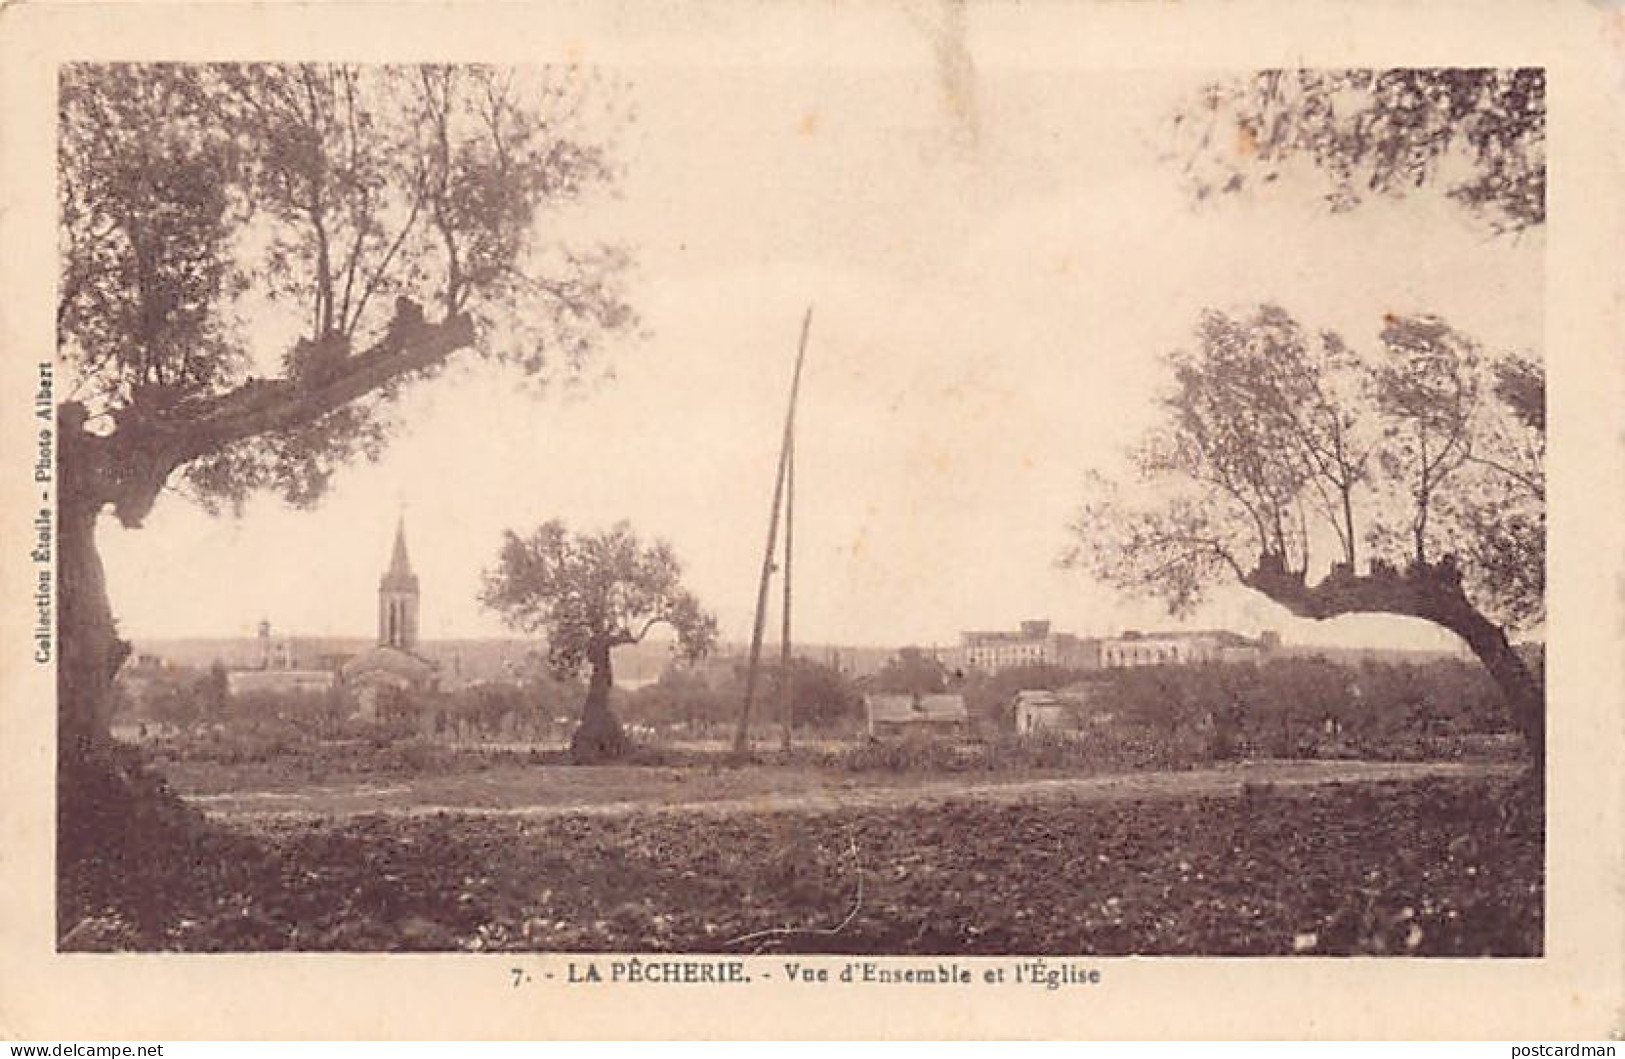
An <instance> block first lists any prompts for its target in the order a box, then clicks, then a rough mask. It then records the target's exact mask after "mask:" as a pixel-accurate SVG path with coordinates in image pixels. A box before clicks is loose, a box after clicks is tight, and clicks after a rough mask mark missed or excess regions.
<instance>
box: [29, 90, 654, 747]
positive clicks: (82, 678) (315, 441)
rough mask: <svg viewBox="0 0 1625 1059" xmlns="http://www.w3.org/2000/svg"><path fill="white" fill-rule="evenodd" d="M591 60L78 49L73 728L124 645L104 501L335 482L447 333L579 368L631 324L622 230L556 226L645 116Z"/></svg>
mask: <svg viewBox="0 0 1625 1059" xmlns="http://www.w3.org/2000/svg"><path fill="white" fill-rule="evenodd" d="M619 94H620V93H619V91H618V89H617V87H616V86H614V85H612V84H604V83H600V82H599V81H598V80H597V79H595V78H594V77H592V76H590V75H587V74H584V73H582V72H580V71H577V70H574V69H557V68H548V67H536V68H531V69H527V70H524V71H520V70H512V69H498V68H493V67H485V66H459V67H450V66H344V65H313V64H303V65H259V64H187V65H181V64H76V65H69V66H66V67H64V68H63V71H62V73H61V76H60V83H59V100H58V115H59V121H58V129H59V139H58V177H59V181H58V184H59V192H60V195H59V205H60V236H61V245H60V277H59V292H60V294H59V299H58V303H57V311H56V319H57V328H58V357H59V359H60V361H61V362H62V363H63V365H64V368H65V372H64V374H65V384H64V386H63V392H64V394H65V399H64V400H63V401H62V402H61V404H60V406H59V407H58V409H57V420H58V431H59V438H60V467H59V513H60V525H59V541H60V565H59V586H60V603H61V611H60V613H61V624H60V635H61V641H62V642H61V652H60V664H59V667H58V672H59V674H60V675H59V678H58V679H59V696H58V697H59V703H60V706H59V710H60V729H61V735H62V745H63V747H64V748H65V749H71V748H83V747H87V746H91V745H95V744H96V743H98V742H99V741H100V740H101V739H102V738H103V737H104V736H105V732H106V724H107V705H108V703H109V702H110V689H111V685H112V678H113V676H114V674H115V673H116V671H117V670H118V668H119V666H120V664H121V663H122V661H123V660H124V658H125V657H126V655H127V654H128V650H129V648H128V646H127V645H126V644H125V643H123V642H122V641H121V640H120V639H119V637H118V635H117V633H116V627H115V623H114V614H113V609H112V606H111V603H110V601H109V600H108V598H107V592H106V586H105V582H104V578H103V570H102V565H101V561H100V559H99V557H98V553H97V549H96V541H95V534H96V527H97V523H98V520H99V519H100V517H101V516H102V515H103V513H104V512H107V511H111V512H112V513H113V514H114V515H115V516H116V517H117V518H118V519H119V521H120V522H122V523H123V524H124V525H125V526H127V527H136V526H139V525H141V523H142V522H143V520H144V519H145V518H146V516H147V514H148V513H149V511H150V510H151V508H152V506H153V503H154V502H155V500H156V499H157V497H158V496H159V494H160V492H161V491H163V490H165V489H166V488H167V489H171V490H174V491H177V492H181V493H184V494H187V495H189V496H191V497H193V498H195V499H197V500H198V501H199V502H201V503H203V504H205V505H206V506H208V507H209V508H211V509H215V510H217V509H219V508H221V507H222V506H229V505H241V503H242V502H243V500H244V498H245V497H246V496H247V495H248V494H249V493H250V492H252V491H254V490H257V489H268V490H272V491H274V492H276V493H278V494H280V495H281V496H282V497H284V498H285V499H286V500H288V501H289V502H291V503H293V504H296V505H309V504H311V503H314V502H315V501H316V500H317V499H318V498H319V497H320V496H321V494H322V493H323V491H324V489H325V488H326V487H327V485H328V483H329V481H330V479H331V477H332V475H333V473H334V472H335V470H336V469H337V468H339V467H340V466H341V465H343V464H345V463H346V462H348V461H351V460H354V459H356V458H372V457H375V456H377V455H378V454H379V452H380V451H381V449H382V447H383V445H384V444H385V442H386V441H387V439H388V437H389V436H390V434H391V432H392V431H393V430H394V429H395V428H396V427H397V426H398V423H397V421H396V417H395V416H393V415H392V409H393V408H394V407H395V406H396V399H397V398H398V397H399V396H400V395H401V393H402V392H403V391H404V390H405V389H406V388H407V387H408V386H409V385H410V384H412V383H414V382H416V381H418V380H422V379H425V378H428V377H430V376H433V375H434V374H436V373H437V372H438V371H440V370H441V369H442V367H443V366H444V365H445V364H446V363H447V362H448V360H449V358H451V357H452V356H453V355H455V354H458V353H459V352H463V351H466V352H467V353H468V354H470V355H474V356H480V357H485V358H488V359H491V360H495V361H501V362H505V363H507V364H510V365H513V366H515V367H517V369H519V370H520V371H522V372H523V373H525V375H526V376H527V377H529V378H532V379H546V378H552V377H559V376H566V375H569V374H571V373H573V372H577V371H580V370H581V369H582V368H583V367H584V366H586V365H588V364H590V363H591V362H592V357H593V355H594V354H595V352H596V351H597V350H598V349H599V348H600V347H601V346H602V345H603V343H604V341H605V340H606V339H607V338H609V337H611V336H614V335H617V334H620V333H624V332H627V331H628V330H629V329H631V328H633V327H634V325H635V318H634V314H633V313H632V311H631V309H630V308H629V307H628V305H627V304H626V302H625V300H624V297H623V293H622V277H623V274H624V271H625V267H626V265H627V263H628V259H627V255H626V253H625V251H623V250H621V249H620V248H617V247H613V246H570V245H566V244H565V243H563V242H561V241H560V240H558V239H557V238H555V237H554V235H553V230H552V222H553V221H554V220H555V218H556V217H557V216H558V215H559V213H560V211H563V210H568V209H570V208H573V207H576V206H578V205H579V204H580V203H581V202H582V201H583V199H584V197H585V196H586V195H588V194H589V193H590V192H592V191H593V190H594V189H598V188H604V187H608V186H610V185H613V183H614V182H615V181H616V179H617V175H618V169H617V163H616V162H615V152H614V145H615V138H616V135H617V131H618V129H619V127H620V126H621V125H622V124H623V123H624V121H625V120H626V115H625V114H624V113H623V112H622V108H621V105H620V104H619V102H617V100H618V98H619Z"/></svg>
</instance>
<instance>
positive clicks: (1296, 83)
mask: <svg viewBox="0 0 1625 1059" xmlns="http://www.w3.org/2000/svg"><path fill="white" fill-rule="evenodd" d="M1172 124H1173V130H1174V134H1175V143H1176V146H1175V148H1174V153H1175V155H1176V157H1177V158H1178V159H1180V160H1181V162H1182V164H1183V169H1184V172H1185V174H1186V176H1187V177H1188V179H1189V181H1190V183H1191V186H1192V189H1193V191H1194V193H1195V195H1196V197H1197V198H1198V199H1207V198H1209V197H1210V196H1214V195H1223V194H1230V193H1236V192H1240V191H1243V190H1245V189H1248V188H1250V187H1252V186H1254V185H1257V184H1267V183H1271V182H1273V181H1275V180H1277V179H1278V178H1279V177H1280V176H1281V175H1282V172H1283V171H1284V170H1285V169H1286V168H1287V166H1288V165H1290V164H1291V163H1293V162H1294V161H1306V162H1308V163H1309V164H1310V165H1312V166H1314V167H1315V168H1316V169H1317V170H1319V171H1320V172H1321V173H1322V174H1324V175H1325V176H1326V178H1327V179H1328V181H1329V183H1330V186H1329V188H1328V190H1327V192H1326V201H1327V203H1328V204H1329V205H1330V206H1331V208H1332V209H1333V210H1339V211H1340V210H1346V209H1350V208H1352V207H1354V206H1356V205H1358V204H1359V203H1360V202H1361V201H1363V200H1364V199H1365V198H1366V197H1367V196H1370V195H1403V194H1405V193H1406V192H1408V191H1410V190H1413V189H1415V188H1419V187H1422V186H1424V185H1427V184H1430V183H1433V182H1435V181H1437V180H1440V179H1450V180H1453V183H1451V185H1450V187H1449V188H1448V189H1447V193H1448V194H1449V195H1450V196H1451V197H1452V198H1454V199H1455V200H1456V201H1458V202H1460V203H1461V204H1462V205H1463V206H1465V207H1466V208H1467V209H1469V210H1470V211H1472V212H1474V213H1475V214H1477V215H1478V216H1480V217H1482V218H1484V219H1485V220H1486V221H1487V222H1488V223H1489V224H1490V225H1491V226H1493V227H1494V228H1496V229H1498V230H1501V231H1509V232H1516V231H1521V230H1523V229H1526V228H1529V227H1533V226H1536V225H1540V224H1543V223H1544V222H1545V220H1546V162H1545V149H1546V78H1545V72H1544V71H1543V70H1540V69H1451V68H1436V67H1435V68H1420V69H1389V70H1262V71H1259V72H1257V73H1254V74H1251V75H1247V76H1243V77H1236V78H1230V79H1225V80H1221V81H1216V82H1213V83H1211V84H1209V85H1207V86H1206V87H1205V88H1204V89H1203V91H1202V92H1201V93H1200V95H1199V97H1198V98H1196V99H1194V100H1192V101H1191V102H1190V103H1188V104H1186V105H1185V106H1184V107H1182V108H1181V109H1180V110H1178V111H1177V112H1176V113H1175V114H1174V116H1173V122H1172ZM1447 174H1448V175H1447Z"/></svg>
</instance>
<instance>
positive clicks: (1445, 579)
mask: <svg viewBox="0 0 1625 1059" xmlns="http://www.w3.org/2000/svg"><path fill="white" fill-rule="evenodd" d="M1377 338H1378V341H1377V344H1376V347H1375V348H1374V349H1372V350H1369V351H1366V352H1359V351H1356V350H1355V349H1354V347H1352V346H1351V345H1350V344H1349V343H1347V342H1346V341H1344V339H1343V338H1342V337H1341V336H1339V335H1337V334H1335V333H1332V332H1328V331H1321V332H1314V331H1311V330H1309V329H1308V328H1306V327H1304V326H1303V325H1302V324H1300V323H1299V322H1298V321H1297V320H1296V319H1294V318H1293V317H1292V316H1290V315H1289V314H1288V313H1287V312H1286V311H1285V310H1283V309H1280V308H1278V307H1275V306H1268V305H1266V306H1261V307H1259V308H1257V309H1256V310H1254V311H1253V312H1251V313H1248V314H1242V315H1232V314H1227V313H1223V312H1218V311H1209V312H1207V313H1204V314H1203V316H1202V319H1201V321H1200V322H1199V324H1198V326H1197V329H1196V344H1195V346H1194V348H1192V349H1189V350H1181V351H1177V352H1174V353H1172V354H1170V355H1169V356H1168V357H1167V366H1168V369H1169V376H1170V379H1171V383H1170V386H1169V387H1168V390H1167V392H1166V393H1165V394H1164V396H1163V398H1162V409H1163V416H1162V421H1161V423H1160V425H1159V426H1157V427H1156V428H1155V429H1154V430H1153V431H1152V432H1151V433H1150V434H1149V436H1148V437H1147V438H1146V439H1145V441H1144V443H1143V445H1142V446H1141V447H1140V449H1139V450H1138V451H1137V453H1136V454H1135V464H1136V466H1137V468H1138V472H1139V481H1138V482H1137V483H1136V484H1135V485H1134V486H1133V487H1131V488H1126V489H1125V488H1122V487H1120V486H1118V485H1116V484H1114V483H1110V482H1108V481H1106V480H1105V479H1103V478H1099V477H1096V478H1094V479H1093V480H1092V482H1091V484H1090V487H1089V497H1088V500H1087V502H1086V503H1085V505H1084V507H1083V508H1082V510H1081V511H1080V513H1079V515H1078V517H1077V519H1076V520H1075V522H1074V523H1073V525H1072V527H1071V532H1072V537H1071V539H1072V544H1071V547H1070V549H1069V550H1068V552H1067V554H1066V555H1065V557H1064V560H1063V561H1064V562H1066V563H1068V564H1070V565H1073V566H1076V567H1079V568H1082V569H1085V570H1087V571H1089V572H1090V573H1091V574H1093V575H1094V576H1096V577H1098V578H1099V579H1101V580H1103V581H1105V582H1107V583H1110V584H1114V585H1116V586H1119V587H1120V588H1123V589H1126V590H1130V591H1137V592H1144V593H1150V594H1153V595H1156V596H1160V597H1161V598H1163V599H1165V600H1166V601H1167V602H1168V604H1169V605H1170V607H1171V609H1173V610H1174V611H1175V612H1183V611H1188V610H1190V609H1191V608H1192V607H1194V606H1195V605H1196V604H1197V603H1199V602H1200V601H1201V600H1202V599H1203V598H1204V595H1205V594H1206V592H1207V591H1208V590H1209V589H1210V588H1211V587H1212V586H1213V585H1214V584H1217V583H1220V582H1222V581H1224V580H1227V579H1228V580H1231V581H1233V582H1239V583H1240V584H1243V585H1245V586H1247V587H1249V588H1252V589H1254V590H1256V591H1258V592H1261V593H1263V594H1264V595H1266V596H1268V597H1269V598H1270V599H1272V600H1274V601H1276V602H1277V603H1279V604H1281V605H1282V606H1284V607H1286V608H1287V609H1288V610H1289V611H1291V612H1292V613H1294V614H1296V615H1299V616H1301V617H1308V618H1315V619H1322V618H1329V617H1335V616H1338V615H1342V614H1351V613H1388V614H1398V615H1406V616H1411V617H1419V618H1423V619H1425V620H1428V621H1432V622H1435V623H1437V624H1439V625H1441V626H1443V627H1445V628H1448V629H1450V630H1452V631H1454V632H1456V633H1458V634H1459V635H1461V636H1462V637H1463V638H1464V639H1465V640H1466V641H1467V642H1468V644H1469V645H1470V646H1472V647H1473V649H1474V650H1475V651H1476V652H1477V653H1478V654H1479V657H1480V658H1481V660H1483V661H1484V662H1485V664H1486V666H1487V667H1488V668H1489V669H1490V670H1491V675H1492V676H1495V677H1496V679H1497V682H1498V683H1499V684H1501V685H1502V690H1503V691H1504V692H1505V693H1506V694H1507V696H1508V699H1509V701H1510V702H1511V703H1512V705H1513V708H1514V710H1515V711H1522V712H1526V713H1527V712H1528V711H1534V710H1536V709H1537V708H1538V705H1537V700H1538V699H1539V694H1538V692H1539V689H1538V681H1537V680H1536V679H1535V678H1533V677H1532V676H1531V675H1530V674H1529V673H1528V672H1527V671H1526V670H1525V668H1524V667H1523V665H1522V664H1521V662H1520V661H1519V660H1518V658H1517V657H1516V655H1515V653H1514V652H1512V651H1511V649H1510V647H1509V646H1508V642H1507V640H1506V637H1505V634H1504V630H1503V625H1504V626H1506V627H1511V628H1519V627H1527V626H1530V625H1533V624H1536V623H1538V622H1540V621H1541V620H1543V618H1544V615H1545V547H1546V534H1545V432H1544V415H1543V414H1542V413H1540V412H1539V411H1538V410H1539V409H1541V408H1542V407H1543V406H1544V393H1543V391H1544V377H1543V374H1542V371H1541V369H1540V367H1539V365H1538V364H1537V363H1535V362H1534V361H1532V360H1530V359H1529V358H1527V357H1524V356H1520V355H1516V354H1491V353H1488V352H1486V351H1485V350H1483V349H1482V348H1481V347H1480V345H1479V344H1478V343H1477V342H1476V341H1474V340H1473V339H1472V338H1470V337H1468V336H1467V335H1465V334H1463V333H1461V332H1460V331H1458V330H1456V329H1455V328H1453V327H1451V326H1450V325H1449V324H1448V323H1446V322H1445V321H1443V320H1441V319H1439V318H1437V317H1432V316H1413V317H1397V316H1390V317H1388V318H1386V319H1385V320H1383V321H1382V322H1381V327H1380V330H1379V332H1378V336H1377ZM1492 619H1493V620H1492ZM1497 622H1499V623H1501V624H1497ZM1533 723H1534V721H1533V718H1531V717H1529V716H1525V717H1523V718H1521V720H1520V725H1521V726H1522V727H1524V729H1525V731H1526V733H1529V732H1530V726H1531V725H1532V724H1533Z"/></svg>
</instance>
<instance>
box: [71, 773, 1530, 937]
mask: <svg viewBox="0 0 1625 1059" xmlns="http://www.w3.org/2000/svg"><path fill="white" fill-rule="evenodd" d="M1498 806H1499V807H1500V808H1497V807H1498ZM1541 819H1542V815H1541V808H1540V805H1539V803H1538V802H1535V801H1532V800H1531V788H1529V787H1523V788H1520V789H1518V790H1510V789H1506V788H1505V787H1504V786H1503V785H1500V784H1498V783H1496V782H1494V781H1489V782H1485V781H1428V782H1424V783H1418V784H1386V785H1382V786H1374V785H1359V786H1352V787H1336V786H1334V787H1329V788H1325V789H1321V790H1311V791H1300V792H1292V793H1286V792H1275V791H1272V790H1269V789H1258V788H1255V789H1252V790H1250V791H1249V792H1247V793H1245V794H1244V795H1242V796H1239V797H1238V796H1230V797H1211V798H1192V797H1186V798H1157V799H1150V800H1128V799H1118V800H1112V801H1105V802H1094V803H1065V804H1047V805H1035V804H1017V805H996V804H989V803H979V802H975V801H959V802H949V803H946V804H941V805H934V806H923V807H922V806H916V807H910V808H908V809H907V810H899V809H896V808H885V807H863V808H852V809H844V810H840V811H837V812H829V813H775V814H773V815H772V816H771V817H768V816H762V815H756V814H751V813H734V814H727V815H714V816H707V817H706V818H705V821H704V826H703V827H696V826H695V820H694V818H692V817H689V816H684V815H680V814H671V813H647V814H630V815H622V816H603V815H591V816H588V815H567V816H562V817H556V818H552V819H544V820H535V821H520V820H513V819H500V818H490V817H483V818H474V817H459V816H452V815H445V814H437V815H435V816H427V817H415V818H391V817H383V816H373V817H364V818H359V819H351V820H348V821H344V822H339V823H334V822H311V823H303V824H288V825H285V826H282V827H279V828H277V829H276V830H274V831H268V832H265V833H263V834H261V835H259V836H257V837H255V838H253V839H250V838H249V837H247V836H246V835H244V834H242V833H240V832H231V831H227V830H225V829H223V828H219V827H217V826H214V825H200V829H199V830H196V831H183V832H182V834H183V838H182V839H181V840H180V841H179V842H176V841H173V840H166V841H164V842H162V843H158V844H156V845H157V846H158V848H159V849H160V851H161V855H160V856H154V857H141V858H139V862H138V863H136V864H131V865H128V866H127V867H126V870H127V871H129V872H130V874H129V875H128V876H123V877H120V878H119V882H118V886H117V887H116V888H112V887H106V886H105V884H104V883H103V885H102V888H100V889H85V888H83V887H80V886H79V885H78V884H77V883H76V882H75V881H73V880H70V881H69V882H67V883H66V884H65V885H64V887H63V891H64V893H65V894H67V895H69V897H68V900H67V901H65V902H64V904H63V906H62V908H61V916H60V919H59V931H60V932H61V934H62V935H63V936H65V937H66V938H67V939H68V940H67V942H66V943H65V947H66V948H73V949H118V948H134V949H171V950H175V949H178V950H193V951H198V950H202V951H256V950H348V951H356V950H413V949H417V950H440V951H445V950H522V951H552V952H559V951H567V952H568V951H600V952H603V951H614V952H690V953H692V952H719V951H737V952H742V953H750V952H753V951H757V950H758V949H759V948H760V947H762V946H765V945H772V946H773V947H776V948H779V949H782V950H785V951H802V952H813V951H833V952H841V953H854V954H856V953H891V954H899V955H908V954H999V955H1008V954H1010V953H1031V954H1035V955H1036V954H1043V955H1085V954H1098V955H1121V954H1128V953H1147V954H1152V953H1156V954H1202V955H1221V954H1238V955H1239V954H1247V955H1286V954H1292V953H1305V954H1339V953H1358V954H1365V955H1454V956H1478V955H1487V954H1496V955H1538V954H1539V953H1540V952H1541V951H1542V946H1541V936H1542V906H1543V891H1544V887H1543V870H1542V864H1543V861H1544V854H1543V843H1542V824H1541ZM145 836H146V833H145V832H143V833H142V835H141V836H139V837H145ZM133 848H134V849H137V850H139V849H140V848H141V847H140V846H139V845H137V846H135V847H133ZM183 858H185V859H183ZM110 876H111V873H106V872H104V873H93V874H91V875H90V878H91V879H93V880H103V881H105V880H106V879H107V878H109V877H110ZM76 878H77V877H76ZM1060 879H1064V880H1066V885H1064V886H1062V887H1059V888H1057V887H1056V885H1055V881H1056V880H1060ZM860 891H861V897H859V893H860ZM160 894H161V896H162V899H161V900H159V899H158V898H159V895H160ZM785 928H788V933H786V934H783V935H778V936H773V937H769V938H767V939H763V938H761V937H757V938H756V939H754V940H744V939H746V936H747V935H753V934H756V933H757V932H759V931H764V930H775V929H785ZM837 928H838V929H837ZM798 930H800V932H798ZM812 930H821V931H825V932H826V933H823V934H818V933H813V932H811V931H812Z"/></svg>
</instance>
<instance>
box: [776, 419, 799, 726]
mask: <svg viewBox="0 0 1625 1059" xmlns="http://www.w3.org/2000/svg"><path fill="white" fill-rule="evenodd" d="M790 423H791V429H792V431H793V430H794V427H795V411H794V409H792V410H791V413H790ZM789 441H790V450H789V451H790V455H789V457H788V458H787V459H786V460H785V462H784V628H783V630H782V631H781V632H780V634H779V674H780V680H781V686H780V688H779V694H780V696H781V697H782V699H783V715H784V752H785V753H786V754H788V753H789V752H790V732H791V729H793V728H794V727H795V677H794V675H793V674H792V673H791V671H790V560H791V555H792V553H793V552H794V551H795V514H796V438H795V434H794V433H792V434H791V435H790V438H789Z"/></svg>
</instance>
